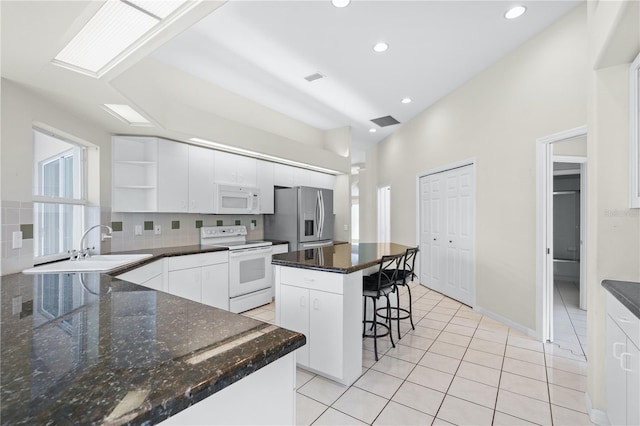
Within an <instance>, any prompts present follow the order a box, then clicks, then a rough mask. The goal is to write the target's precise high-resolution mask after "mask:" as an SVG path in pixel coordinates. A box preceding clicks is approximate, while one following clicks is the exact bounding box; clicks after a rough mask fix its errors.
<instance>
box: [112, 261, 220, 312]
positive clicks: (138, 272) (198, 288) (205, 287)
mask: <svg viewBox="0 0 640 426" xmlns="http://www.w3.org/2000/svg"><path fill="white" fill-rule="evenodd" d="M118 278H120V279H122V280H125V281H129V282H132V283H134V284H139V285H143V286H145V287H149V288H152V289H154V290H159V291H164V292H166V293H169V294H173V295H174V296H179V297H183V298H185V299H189V300H193V301H196V302H200V303H204V304H205V305H209V306H213V307H216V308H220V309H225V310H227V311H228V310H229V252H228V251H220V252H212V253H199V254H191V255H184V256H174V257H169V258H165V259H160V260H156V261H155V262H152V263H149V264H147V265H143V266H140V267H139V268H136V269H134V270H131V271H129V272H125V273H124V274H121V275H118Z"/></svg>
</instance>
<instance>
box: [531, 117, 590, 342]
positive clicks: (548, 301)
mask: <svg viewBox="0 0 640 426" xmlns="http://www.w3.org/2000/svg"><path fill="white" fill-rule="evenodd" d="M582 136H587V126H580V127H576V128H574V129H569V130H565V131H562V132H558V133H554V134H552V135H548V136H545V137H542V138H539V139H537V140H536V317H537V319H536V334H537V337H538V339H539V340H542V341H545V342H546V341H553V148H552V145H553V144H554V143H557V142H563V141H567V140H570V139H575V138H579V137H582ZM584 167H585V169H584V171H585V179H583V181H584V186H582V185H581V190H582V189H584V190H585V192H584V193H585V194H586V193H587V191H586V189H587V187H586V181H587V179H586V164H585V165H584ZM585 200H586V196H585ZM585 205H586V203H585ZM582 214H583V212H581V215H582ZM584 214H585V216H584V219H585V222H584V224H585V226H584V230H581V234H582V236H584V237H585V238H584V239H583V246H582V249H583V250H584V252H583V253H584V255H585V259H586V253H587V247H586V242H587V239H586V236H587V235H586V228H587V226H586V224H587V222H586V220H587V218H586V209H585V211H584ZM580 219H581V221H582V216H581V218H580ZM583 253H581V256H582V254H583ZM584 264H585V266H586V262H584ZM582 272H583V271H582V265H581V271H580V274H581V279H582ZM584 272H585V274H584V278H585V280H586V268H585V271H584ZM585 282H586V281H585ZM585 293H586V291H585Z"/></svg>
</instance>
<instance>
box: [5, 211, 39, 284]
mask: <svg viewBox="0 0 640 426" xmlns="http://www.w3.org/2000/svg"><path fill="white" fill-rule="evenodd" d="M1 208H2V212H1V215H2V238H1V239H2V241H1V242H0V244H1V248H0V252H1V257H2V260H1V262H0V275H6V274H10V273H14V272H20V271H22V270H23V269H26V268H29V267H31V266H33V203H32V202H21V201H5V200H3V201H2V204H1ZM14 232H22V248H13V244H12V243H13V233H14Z"/></svg>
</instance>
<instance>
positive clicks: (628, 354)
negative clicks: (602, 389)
mask: <svg viewBox="0 0 640 426" xmlns="http://www.w3.org/2000/svg"><path fill="white" fill-rule="evenodd" d="M627 357H629V358H630V357H631V354H630V353H629V352H624V353H621V354H620V368H622V369H623V370H624V371H629V372H631V371H633V370H631V369H630V368H627V367H625V366H626V365H627V363H626V362H625V359H626V358H627Z"/></svg>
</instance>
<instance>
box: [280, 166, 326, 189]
mask: <svg viewBox="0 0 640 426" xmlns="http://www.w3.org/2000/svg"><path fill="white" fill-rule="evenodd" d="M335 180H336V177H335V176H333V175H330V174H327V173H321V172H316V171H313V170H308V169H303V168H300V167H293V166H288V165H286V164H278V163H276V164H274V184H275V185H276V186H285V187H288V188H291V187H294V186H311V187H314V188H324V189H331V190H333V189H334V187H335Z"/></svg>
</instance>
